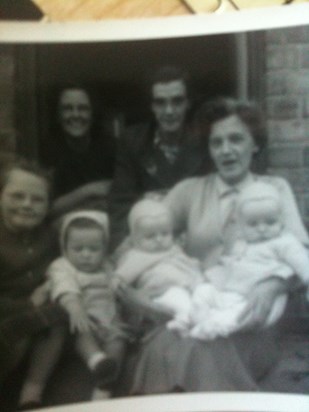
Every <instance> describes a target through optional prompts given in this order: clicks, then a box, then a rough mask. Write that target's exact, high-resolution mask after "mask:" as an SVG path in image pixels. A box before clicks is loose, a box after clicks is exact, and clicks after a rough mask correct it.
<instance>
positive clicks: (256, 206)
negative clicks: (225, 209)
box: [240, 199, 283, 243]
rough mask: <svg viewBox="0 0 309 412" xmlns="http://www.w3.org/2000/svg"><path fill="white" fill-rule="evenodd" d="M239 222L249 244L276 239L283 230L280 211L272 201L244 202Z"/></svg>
mask: <svg viewBox="0 0 309 412" xmlns="http://www.w3.org/2000/svg"><path fill="white" fill-rule="evenodd" d="M240 221H241V226H242V231H243V235H244V237H245V239H246V240H247V241H248V242H249V243H257V242H263V241H265V240H270V239H273V238H276V237H277V236H279V235H280V233H281V231H282V228H283V224H282V217H281V210H280V208H279V207H278V205H277V203H276V202H275V201H274V200H272V199H265V200H260V201H247V202H245V203H244V204H243V205H242V206H241V210H240Z"/></svg>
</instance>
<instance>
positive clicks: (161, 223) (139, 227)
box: [133, 214, 173, 252]
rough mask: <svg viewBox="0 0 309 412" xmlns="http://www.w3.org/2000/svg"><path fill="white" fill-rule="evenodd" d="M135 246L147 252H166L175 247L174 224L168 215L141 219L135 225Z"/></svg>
mask: <svg viewBox="0 0 309 412" xmlns="http://www.w3.org/2000/svg"><path fill="white" fill-rule="evenodd" d="M133 239H134V244H135V246H136V247H137V248H139V249H141V250H144V251H145V252H164V251H167V250H168V249H169V248H170V247H171V246H172V245H173V232H172V223H171V220H170V218H169V216H168V215H165V214H164V215H163V214H162V215H158V216H156V217H153V216H151V217H141V218H140V219H139V220H138V221H137V222H136V224H135V227H134V233H133Z"/></svg>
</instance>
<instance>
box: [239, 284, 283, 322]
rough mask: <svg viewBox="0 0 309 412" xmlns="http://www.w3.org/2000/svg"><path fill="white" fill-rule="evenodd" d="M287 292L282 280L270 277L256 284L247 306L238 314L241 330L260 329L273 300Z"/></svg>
mask: <svg viewBox="0 0 309 412" xmlns="http://www.w3.org/2000/svg"><path fill="white" fill-rule="evenodd" d="M286 292H287V287H286V285H285V281H284V279H281V278H279V277H275V276H274V277H272V278H270V279H267V280H265V281H263V282H260V283H258V284H257V285H256V286H255V287H254V289H253V290H252V291H251V292H250V295H249V296H248V305H247V306H246V307H245V309H244V310H243V312H242V313H241V314H240V316H239V318H238V321H239V324H240V325H241V329H249V328H252V327H262V326H264V325H265V323H266V319H267V317H268V315H269V313H270V311H271V309H272V307H273V304H274V300H275V299H276V298H277V297H278V296H279V295H281V294H283V293H286Z"/></svg>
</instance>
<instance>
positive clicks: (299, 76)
mask: <svg viewBox="0 0 309 412" xmlns="http://www.w3.org/2000/svg"><path fill="white" fill-rule="evenodd" d="M265 63H266V78H265V83H266V84H265V86H266V113H267V119H268V133H269V158H268V161H269V171H270V172H271V173H273V174H276V175H279V176H283V177H285V178H287V179H288V180H289V181H290V183H291V185H292V187H293V189H294V191H295V194H296V196H297V200H298V204H299V207H300V210H301V213H302V215H303V218H304V220H305V222H306V224H307V226H308V227H309V27H296V28H295V27H294V28H291V29H284V30H272V31H268V32H267V33H266V56H265Z"/></svg>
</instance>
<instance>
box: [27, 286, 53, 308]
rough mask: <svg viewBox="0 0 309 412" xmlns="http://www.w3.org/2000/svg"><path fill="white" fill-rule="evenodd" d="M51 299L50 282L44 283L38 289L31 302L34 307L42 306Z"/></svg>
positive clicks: (31, 297)
mask: <svg viewBox="0 0 309 412" xmlns="http://www.w3.org/2000/svg"><path fill="white" fill-rule="evenodd" d="M48 298H49V282H45V283H43V285H41V286H39V287H37V288H36V289H35V290H34V292H33V293H32V295H31V296H30V301H31V303H32V304H33V305H34V306H36V307H37V306H41V305H43V304H44V303H46V302H47V301H48Z"/></svg>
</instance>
